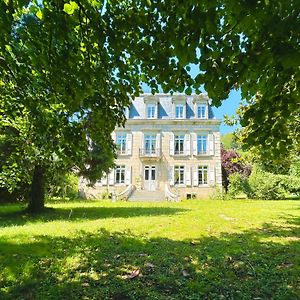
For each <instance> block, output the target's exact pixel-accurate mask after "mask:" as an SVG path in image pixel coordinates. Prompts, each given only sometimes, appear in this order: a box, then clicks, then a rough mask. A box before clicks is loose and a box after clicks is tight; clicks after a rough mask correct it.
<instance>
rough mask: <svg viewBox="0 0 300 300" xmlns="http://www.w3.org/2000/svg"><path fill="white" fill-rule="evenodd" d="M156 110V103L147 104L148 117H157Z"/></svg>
mask: <svg viewBox="0 0 300 300" xmlns="http://www.w3.org/2000/svg"><path fill="white" fill-rule="evenodd" d="M155 110H156V104H154V103H148V104H147V105H146V117H147V119H155Z"/></svg>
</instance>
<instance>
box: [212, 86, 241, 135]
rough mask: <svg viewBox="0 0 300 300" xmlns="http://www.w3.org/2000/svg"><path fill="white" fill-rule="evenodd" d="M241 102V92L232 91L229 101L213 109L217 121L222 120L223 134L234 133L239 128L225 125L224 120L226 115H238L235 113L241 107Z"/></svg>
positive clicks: (221, 128)
mask: <svg viewBox="0 0 300 300" xmlns="http://www.w3.org/2000/svg"><path fill="white" fill-rule="evenodd" d="M240 102H241V93H240V91H231V93H230V94H229V97H228V99H226V100H224V101H223V102H222V105H221V106H220V107H218V108H216V107H213V112H214V115H215V117H216V118H217V119H221V120H222V124H221V126H220V131H221V134H224V133H228V132H232V131H234V129H235V128H236V127H237V126H227V125H225V124H224V122H223V119H224V117H223V116H224V115H226V114H227V115H229V116H231V115H236V114H235V111H236V109H237V108H238V107H239V103H240Z"/></svg>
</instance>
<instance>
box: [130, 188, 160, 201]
mask: <svg viewBox="0 0 300 300" xmlns="http://www.w3.org/2000/svg"><path fill="white" fill-rule="evenodd" d="M165 199H166V198H165V194H164V192H163V191H145V190H140V191H138V190H135V191H134V192H133V193H132V194H131V195H130V197H129V198H128V201H145V202H151V201H154V202H155V201H164V200H165Z"/></svg>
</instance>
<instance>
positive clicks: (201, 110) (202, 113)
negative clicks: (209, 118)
mask: <svg viewBox="0 0 300 300" xmlns="http://www.w3.org/2000/svg"><path fill="white" fill-rule="evenodd" d="M205 115H206V105H198V106H197V116H198V118H199V119H205V117H206V116H205Z"/></svg>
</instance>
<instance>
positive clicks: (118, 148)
mask: <svg viewBox="0 0 300 300" xmlns="http://www.w3.org/2000/svg"><path fill="white" fill-rule="evenodd" d="M121 137H122V139H120V138H121ZM119 140H121V141H122V142H123V143H119ZM122 145H123V146H124V149H123V147H122ZM116 146H117V151H118V154H120V155H124V154H127V134H126V133H117V134H116ZM119 146H120V147H119Z"/></svg>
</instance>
